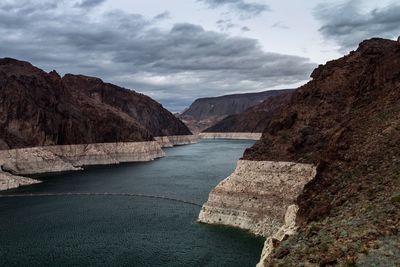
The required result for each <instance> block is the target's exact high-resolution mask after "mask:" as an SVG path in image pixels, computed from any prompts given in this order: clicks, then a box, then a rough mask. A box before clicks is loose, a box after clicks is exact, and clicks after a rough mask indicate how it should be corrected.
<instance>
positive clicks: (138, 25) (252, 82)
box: [0, 1, 314, 111]
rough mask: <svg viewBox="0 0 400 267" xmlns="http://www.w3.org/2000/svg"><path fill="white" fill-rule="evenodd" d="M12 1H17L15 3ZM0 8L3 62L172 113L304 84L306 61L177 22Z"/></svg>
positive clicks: (63, 8)
mask: <svg viewBox="0 0 400 267" xmlns="http://www.w3.org/2000/svg"><path fill="white" fill-rule="evenodd" d="M14 3H15V2H14ZM27 3H28V2H26V3H25V4H24V7H21V6H20V5H19V4H16V3H15V4H14V6H12V5H11V4H10V3H9V4H8V6H7V8H5V6H4V5H3V4H0V57H14V58H17V59H22V60H28V61H30V62H32V63H33V64H35V65H37V66H39V67H41V68H44V69H46V70H52V69H57V70H58V71H59V72H61V73H66V72H72V73H82V74H86V75H92V76H98V77H101V78H103V79H104V80H106V81H109V82H113V83H116V84H119V85H122V86H125V87H128V88H132V89H135V90H138V91H141V92H143V93H146V94H148V95H149V96H151V97H153V98H155V99H157V100H160V101H161V102H162V103H164V105H165V106H166V107H167V108H170V109H171V110H173V111H176V110H180V109H181V108H183V107H184V106H187V105H189V104H190V102H191V101H192V100H193V98H196V97H204V96H215V95H220V94H225V93H231V92H246V91H257V90H264V89H266V88H268V87H272V86H277V85H280V84H290V83H296V82H299V81H303V80H306V79H308V75H309V73H310V71H311V69H312V68H313V66H314V64H312V63H310V62H309V60H308V59H306V58H301V57H296V56H289V55H282V54H276V53H267V52H264V51H263V50H262V49H261V47H260V45H259V43H258V42H257V41H256V40H254V39H249V38H239V37H230V36H229V35H226V34H221V33H217V32H213V31H206V30H204V29H203V28H202V27H200V26H198V25H193V24H189V23H182V24H176V25H174V26H173V27H172V28H171V29H170V30H163V29H161V28H158V27H157V26H156V24H154V22H153V19H146V18H144V17H143V16H141V15H138V14H128V13H126V12H123V11H120V10H113V11H110V12H107V13H105V14H102V15H98V16H96V17H95V18H92V13H91V11H90V10H88V9H86V8H82V9H77V8H75V7H74V5H75V3H73V4H69V5H67V4H65V2H62V4H59V6H58V7H54V8H56V10H54V9H53V10H50V9H42V8H36V7H40V6H43V5H44V4H46V1H36V3H35V4H33V3H32V1H30V2H29V4H27Z"/></svg>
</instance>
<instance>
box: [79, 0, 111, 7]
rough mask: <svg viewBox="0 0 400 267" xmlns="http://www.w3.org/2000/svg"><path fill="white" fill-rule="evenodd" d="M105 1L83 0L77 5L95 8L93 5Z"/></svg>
mask: <svg viewBox="0 0 400 267" xmlns="http://www.w3.org/2000/svg"><path fill="white" fill-rule="evenodd" d="M104 2H105V0H82V1H81V2H79V3H76V4H75V7H80V8H93V7H96V6H99V5H101V4H102V3H104Z"/></svg>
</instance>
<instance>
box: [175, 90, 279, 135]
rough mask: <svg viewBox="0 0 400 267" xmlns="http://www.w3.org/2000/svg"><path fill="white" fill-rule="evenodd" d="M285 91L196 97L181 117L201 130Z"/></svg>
mask: <svg viewBox="0 0 400 267" xmlns="http://www.w3.org/2000/svg"><path fill="white" fill-rule="evenodd" d="M283 92H286V90H271V91H265V92H259V93H246V94H234V95H224V96H219V97H208V98H200V99H196V100H195V101H194V102H193V103H192V104H191V105H190V107H189V108H188V109H187V110H185V111H184V112H183V113H182V114H181V115H180V118H181V119H182V120H183V122H185V123H186V125H188V127H189V128H190V129H191V130H192V131H193V132H201V131H202V130H204V129H206V128H208V127H210V126H212V125H214V124H216V123H217V122H219V121H221V120H222V119H224V118H225V117H227V116H229V115H233V114H238V113H241V112H243V111H245V110H246V109H248V108H249V107H252V106H254V105H257V104H259V103H261V102H262V101H264V100H265V99H267V98H269V97H271V96H276V95H279V94H281V93H283Z"/></svg>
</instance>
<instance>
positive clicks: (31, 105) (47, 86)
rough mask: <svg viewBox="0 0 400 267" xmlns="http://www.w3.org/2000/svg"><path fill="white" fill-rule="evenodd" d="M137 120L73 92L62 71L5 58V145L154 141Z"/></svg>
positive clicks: (1, 83) (1, 91)
mask: <svg viewBox="0 0 400 267" xmlns="http://www.w3.org/2000/svg"><path fill="white" fill-rule="evenodd" d="M151 138H152V137H151V134H150V133H149V132H148V131H147V130H146V129H145V128H143V127H142V126H141V125H140V124H138V123H137V122H136V121H134V120H130V119H129V118H127V116H124V115H123V114H120V113H118V112H116V111H115V110H111V109H109V108H108V107H105V106H101V105H98V104H97V103H96V102H95V101H92V100H91V99H90V98H87V97H84V96H82V95H77V96H73V95H72V93H71V92H70V91H68V90H67V89H66V87H65V86H64V83H63V82H62V80H61V78H60V77H59V76H58V74H57V73H55V72H52V73H50V74H48V73H46V72H44V71H42V70H40V69H38V68H35V67H33V66H32V65H31V64H29V63H27V62H21V61H17V60H13V59H1V60H0V139H1V142H0V143H1V144H0V145H1V147H0V148H1V149H7V148H18V147H32V146H43V145H54V144H58V145H61V144H82V143H101V142H111V141H122V140H124V141H144V140H151Z"/></svg>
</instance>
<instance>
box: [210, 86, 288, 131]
mask: <svg viewBox="0 0 400 267" xmlns="http://www.w3.org/2000/svg"><path fill="white" fill-rule="evenodd" d="M292 92H293V90H286V91H285V92H282V93H281V94H279V95H277V96H271V97H269V98H268V99H267V100H264V101H263V102H262V103H260V104H258V105H255V106H253V107H250V108H248V109H247V110H245V111H243V112H241V113H239V114H234V115H230V116H228V117H226V118H224V119H222V120H221V121H219V122H217V123H216V124H215V125H213V126H211V127H209V128H207V129H205V130H204V131H203V132H205V133H213V132H216V133H218V132H220V133H223V132H250V133H252V132H254V133H262V132H263V131H264V129H265V127H266V126H267V125H268V123H269V121H270V120H271V118H272V117H273V116H274V115H276V113H277V112H280V111H279V110H280V108H281V107H282V106H283V105H285V104H286V103H287V102H288V101H289V99H290V96H291V94H292Z"/></svg>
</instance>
